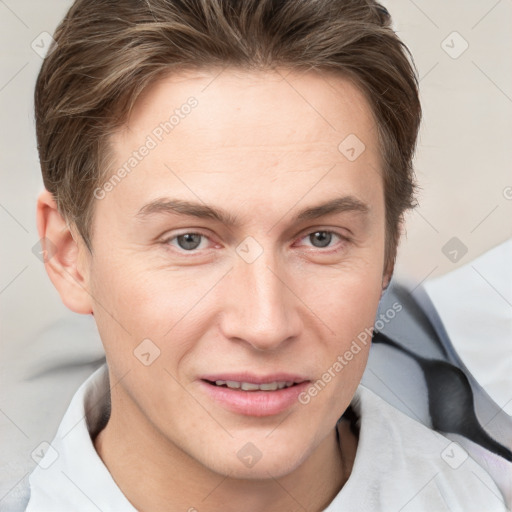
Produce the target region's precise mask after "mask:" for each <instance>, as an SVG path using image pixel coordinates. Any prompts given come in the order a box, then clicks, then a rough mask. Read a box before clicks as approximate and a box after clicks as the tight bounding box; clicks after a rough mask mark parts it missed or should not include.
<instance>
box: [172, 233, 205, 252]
mask: <svg viewBox="0 0 512 512" xmlns="http://www.w3.org/2000/svg"><path fill="white" fill-rule="evenodd" d="M177 240H178V244H179V246H180V247H181V248H182V249H188V250H191V249H197V247H198V246H199V244H200V243H201V235H198V234H197V233H185V234H184V235H180V236H178V238H177Z"/></svg>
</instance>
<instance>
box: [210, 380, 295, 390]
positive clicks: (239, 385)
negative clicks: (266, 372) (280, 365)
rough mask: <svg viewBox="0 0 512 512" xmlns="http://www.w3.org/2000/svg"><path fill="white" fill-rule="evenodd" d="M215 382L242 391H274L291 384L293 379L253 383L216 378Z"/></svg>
mask: <svg viewBox="0 0 512 512" xmlns="http://www.w3.org/2000/svg"><path fill="white" fill-rule="evenodd" d="M215 384H216V385H217V386H227V387H228V388H231V389H242V391H276V390H278V389H284V388H289V387H290V386H293V381H286V382H267V383H265V384H253V383H252V382H236V381H234V380H216V381H215Z"/></svg>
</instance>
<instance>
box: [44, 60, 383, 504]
mask: <svg viewBox="0 0 512 512" xmlns="http://www.w3.org/2000/svg"><path fill="white" fill-rule="evenodd" d="M191 96H193V97H195V98H196V99H197V101H198V106H197V107H196V108H195V109H193V110H192V111H191V113H190V114H189V115H188V116H186V117H185V118H184V119H181V120H180V123H179V124H178V125H177V126H176V127H175V128H174V129H173V131H172V133H170V134H168V135H167V136H166V137H164V138H163V140H162V141H161V142H160V143H159V144H158V146H157V147H156V148H154V149H153V150H152V151H151V152H150V153H149V154H148V155H147V156H146V157H145V158H144V159H143V160H142V161H141V162H140V163H139V164H138V165H137V167H136V168H135V169H134V170H133V171H132V172H131V173H130V174H129V175H128V176H126V177H125V178H124V179H123V180H122V181H121V182H120V183H119V184H117V185H116V186H115V187H114V189H113V190H112V191H111V192H109V193H108V194H106V196H105V197H104V198H103V199H101V200H96V201H95V205H94V208H95V210H94V212H95V213H94V220H93V236H92V247H93V252H92V254H90V253H89V252H88V250H87V249H86V248H85V245H84V243H83V241H82V239H81V237H80V236H79V235H78V233H76V230H75V229H74V228H73V226H70V225H68V224H67V223H66V221H65V220H64V219H63V218H62V217H61V215H60V214H59V213H58V212H57V209H56V205H55V202H54V201H53V198H52V196H51V194H49V193H48V192H46V191H45V192H43V193H42V194H41V196H40V198H39V202H38V228H39V234H40V236H41V238H42V237H47V238H49V239H50V240H51V241H52V242H53V244H54V246H55V248H56V251H55V254H54V255H53V257H52V258H51V259H49V260H48V262H47V263H46V268H47V271H48V273H49V276H50V278H51V279H52V281H53V283H54V285H55V286H56V288H57V290H58V291H59V293H60V295H61V297H62V300H63V302H64V303H65V304H66V305H67V306H68V307H69V308H70V309H71V310H73V311H75V312H77V313H82V314H91V313H93V314H94V318H95V320H96V323H97V326H98V329H99V332H100V335H101V338H102V341H103V344H104V348H105V352H106V356H107V362H108V367H109V375H110V383H111V387H112V390H111V397H112V413H111V417H110V420H109V422H108V424H107V426H106V427H105V429H104V430H103V431H102V432H101V433H100V434H99V436H98V437H97V438H96V439H95V440H94V444H95V447H96V450H97V451H98V453H99V455H100V456H101V458H102V459H103V461H104V463H105V465H106V466H107V468H108V469H109V471H110V472H111V474H112V475H113V477H114V479H115V481H116V483H117V484H118V485H119V487H120V488H121V490H122V491H123V492H124V494H125V495H126V496H127V498H128V499H129V500H130V501H131V502H132V503H133V505H134V506H135V507H136V508H137V509H138V510H140V511H150V510H151V511H164V510H189V509H191V508H192V507H195V508H196V509H197V510H198V511H199V512H202V511H203V510H208V511H217V510H219V511H220V510H222V511H224V512H225V511H238V510H247V511H254V512H257V511H266V512H272V511H274V510H275V511H277V510H280V511H281V510H312V511H313V510H322V509H323V508H324V507H326V506H327V505H328V503H329V502H330V501H331V500H332V499H333V498H334V496H335V495H336V494H337V493H338V492H339V490H340V489H341V488H342V486H343V484H344V483H345V481H346V480H347V478H348V477H349V474H350V470H351V467H352V464H353V461H354V456H355V451H356V447H357V438H356V437H355V436H354V435H353V434H352V433H351V432H350V430H349V429H348V427H347V425H346V423H345V422H343V421H342V422H340V436H341V449H340V448H339V447H338V445H337V441H336V437H335V425H336V422H337V420H338V419H339V417H340V416H341V415H342V414H343V412H344V411H345V409H346V408H347V406H348V405H349V403H350V401H351V399H352V397H353V394H354V392H355V390H356V388H357V386H358V384H359V381H360V379H361V376H362V373H363V371H364V368H365V365H366V361H367V357H368V350H369V345H368V346H366V347H362V350H361V351H360V352H359V353H358V354H357V355H355V356H354V358H353V359H352V360H351V361H350V363H349V364H347V365H346V366H345V367H344V368H343V371H341V372H339V373H338V374H336V376H335V377H334V378H333V379H332V380H331V381H330V382H329V384H328V385H327V386H326V387H325V388H324V389H323V390H322V391H321V392H320V393H318V395H317V396H315V397H314V398H312V399H311V401H310V402H309V403H308V404H307V405H303V404H301V403H299V402H298V401H297V402H296V403H294V404H293V405H292V406H291V407H289V408H288V409H287V410H286V411H284V412H282V413H279V414H275V415H270V416H265V417H255V416H247V415H243V414H238V413H234V412H231V411H229V410H227V409H225V408H224V407H222V406H221V405H219V404H218V403H217V402H214V401H213V400H212V399H211V398H210V397H209V396H207V395H206V394H205V393H204V391H203V390H202V388H201V385H200V381H199V380H198V379H199V376H201V375H205V374H206V373H212V372H217V373H220V372H228V371H231V372H234V371H236V372H238V371H248V372H251V373H253V374H257V375H267V374H269V373H274V372H280V371H284V372H290V373H295V374H300V375H303V376H306V377H307V378H308V379H309V380H311V382H315V381H316V380H317V379H320V378H321V377H322V374H323V373H324V372H325V371H327V369H328V368H329V367H332V365H333V363H334V362H335V361H336V358H337V357H338V355H341V354H344V353H345V351H346V350H347V349H348V348H349V347H350V344H351V342H352V340H354V339H355V338H356V337H357V335H358V334H359V333H360V332H362V331H364V329H365V328H370V327H371V326H372V325H373V323H374V320H375V315H376V310H377V307H378V303H379V300H380V297H381V294H382V290H383V287H384V286H385V285H386V284H387V283H388V281H389V279H390V277H391V274H392V270H393V269H392V265H389V264H388V265H386V262H385V261H384V247H385V209H384V190H383V183H382V177H381V176H380V173H379V172H378V171H379V169H380V168H381V162H380V154H379V148H378V144H377V132H376V125H375V121H374V118H373V116H372V114H371V111H370V108H369V106H368V103H367V101H366V100H365V98H364V96H363V94H362V93H361V92H360V91H359V90H358V89H357V87H355V86H354V85H353V84H352V83H351V82H350V81H348V80H347V79H345V78H343V77H341V76H339V75H332V74H327V73H322V74H319V73H318V72H312V71H310V72H306V73H298V72H296V71H293V72H288V71H285V70H279V71H275V72H270V71H265V72H263V71H259V72H243V71H240V70H232V69H226V70H224V71H222V72H221V73H220V74H219V71H213V70H210V71H206V70H204V71H202V72H199V71H195V72H188V73H185V72H183V73H181V74H179V75H174V76H172V77H166V78H164V79H162V80H160V81H158V82H156V83H155V84H153V85H152V86H151V87H149V88H148V89H146V90H145V92H144V93H143V95H142V96H141V97H140V98H139V99H138V101H137V103H136V105H135V108H134V110H133V111H132V112H131V115H130V117H129V119H128V120H127V122H126V124H125V126H124V127H123V129H122V130H120V131H118V132H116V133H115V134H114V135H113V136H112V138H111V147H112V150H113V157H114V161H113V167H112V169H113V170H115V169H117V168H119V167H120V166H122V165H123V163H124V162H126V160H127V159H128V158H129V156H130V155H131V153H132V152H133V151H134V150H136V149H137V148H139V147H140V146H141V145H142V144H143V143H144V141H145V140H146V137H147V136H148V134H151V133H152V131H153V130H154V128H155V127H156V126H158V125H159V123H160V122H162V121H163V120H165V119H166V118H168V115H169V114H167V113H168V112H172V111H173V110H174V109H175V108H177V107H179V106H180V105H182V104H183V103H185V102H186V100H187V98H189V97H191ZM349 134H356V135H357V137H358V138H359V139H360V140H361V141H363V142H364V144H365V147H366V149H365V151H364V152H363V153H362V154H361V155H360V156H359V157H358V158H357V159H356V160H354V161H349V159H347V158H346V157H345V156H344V155H343V154H342V153H341V152H340V151H339V150H338V146H339V144H340V142H341V141H343V140H344V139H345V138H346V137H347V136H348V135H349ZM341 196H352V197H353V198H356V199H357V200H359V201H360V202H362V203H364V204H365V205H366V206H367V212H366V213H363V212H361V211H359V210H346V211H341V212H337V213H331V214H327V215H324V216H322V217H319V218H315V219H309V220H308V219H306V220H302V221H296V220H294V219H295V217H296V215H297V214H298V213H299V212H300V211H302V210H304V209H306V208H308V207H311V206H315V205H319V204H321V203H325V202H327V201H329V200H331V199H334V198H338V197H341ZM166 197H167V198H174V199H181V200H185V201H195V202H199V203H200V204H207V205H209V206H212V207H215V208H222V209H224V210H225V211H226V212H228V213H229V214H231V215H232V216H236V217H237V218H238V220H239V224H238V225H237V226H228V225H225V224H223V223H221V222H219V221H218V220H216V219H212V218H196V217H193V216H187V215H179V214H176V213H174V214H173V213H172V212H167V213H155V214H151V215H148V216H146V217H144V218H141V217H140V216H137V213H138V212H139V211H140V210H141V208H143V206H144V205H146V204H148V203H150V202H151V201H154V200H157V199H162V198H166ZM317 231H330V232H333V233H335V234H333V235H332V238H331V239H330V242H328V243H327V246H326V247H324V246H322V245H320V246H318V244H319V242H318V241H317V240H316V238H315V236H313V235H312V234H314V233H315V232H317ZM187 232H188V233H190V232H192V233H196V232H199V233H200V234H202V235H205V236H204V237H201V238H199V240H200V244H199V246H198V248H195V249H193V250H192V251H190V250H189V251H188V252H187V249H186V248H183V240H182V239H181V245H180V242H179V239H177V238H176V237H177V236H178V235H182V234H184V233H187ZM310 235H312V236H310ZM248 236H251V237H253V238H254V239H255V240H256V242H257V244H258V246H259V248H260V249H261V250H262V253H261V255H260V256H259V257H258V258H257V259H256V260H255V261H253V262H251V263H248V262H247V261H245V260H244V259H243V258H242V257H241V256H240V255H239V253H237V251H236V249H237V247H238V246H239V245H240V244H241V243H242V242H243V241H244V240H245V239H246V237H248ZM342 237H343V238H342ZM320 243H321V242H320ZM185 247H187V246H186V245H185ZM144 339H150V340H151V342H152V343H153V344H154V345H155V346H157V347H158V349H159V351H160V353H159V354H160V355H159V357H158V358H156V359H155V360H154V361H153V362H152V363H151V364H150V365H149V366H146V365H144V364H142V363H141V362H140V360H139V359H137V358H136V357H135V356H134V350H135V349H136V348H137V347H138V346H139V344H140V343H141V341H142V340H144ZM249 442H250V443H252V444H253V445H254V446H256V447H257V449H258V450H259V452H260V453H261V454H262V457H261V459H260V460H259V461H258V462H257V463H256V464H255V465H253V466H252V467H247V466H246V465H245V464H243V463H242V462H241V460H240V459H239V458H238V456H237V452H238V451H239V450H240V449H241V448H242V447H243V446H244V445H246V444H247V443H249Z"/></svg>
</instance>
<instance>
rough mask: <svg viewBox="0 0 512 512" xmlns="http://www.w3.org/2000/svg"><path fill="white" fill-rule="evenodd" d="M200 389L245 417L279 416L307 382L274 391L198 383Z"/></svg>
mask: <svg viewBox="0 0 512 512" xmlns="http://www.w3.org/2000/svg"><path fill="white" fill-rule="evenodd" d="M200 385H201V387H202V389H203V390H204V391H205V392H206V393H207V394H208V395H209V396H210V397H211V398H213V399H214V400H215V401H216V402H218V403H219V404H220V405H222V406H223V407H224V408H226V409H228V410H230V411H232V412H235V413H238V414H244V415H246V416H272V415H274V414H279V413H281V412H283V411H285V410H286V409H288V408H289V407H291V406H292V405H293V404H294V403H296V402H297V401H298V397H299V395H300V394H301V393H302V392H303V391H304V390H305V389H306V387H307V386H308V385H309V382H301V383H300V384H295V385H294V386H291V387H289V388H283V389H278V390H276V391H242V390H241V389H231V388H227V387H221V386H216V385H215V384H209V383H208V382H205V381H203V380H202V381H200Z"/></svg>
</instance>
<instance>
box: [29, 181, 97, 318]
mask: <svg viewBox="0 0 512 512" xmlns="http://www.w3.org/2000/svg"><path fill="white" fill-rule="evenodd" d="M36 220H37V231H38V233H39V238H40V244H41V254H42V255H43V261H44V264H45V268H46V272H47V273H48V276H49V277H50V280H51V281H52V283H53V285H54V286H55V288H56V289H57V291H58V292H59V295H60V297H61V299H62V302H63V303H64V305H65V306H66V307H68V308H69V309H70V310H71V311H74V312H75V313H81V314H84V315H87V314H90V313H92V298H91V295H90V293H89V285H88V269H89V265H88V261H89V255H90V253H89V249H88V248H87V247H86V245H85V242H84V241H83V239H82V237H80V236H78V235H75V237H73V234H72V232H71V229H70V227H69V225H68V223H67V222H66V220H65V219H64V218H63V217H62V215H61V214H60V213H59V211H58V209H57V203H56V202H55V199H54V198H53V195H52V194H51V193H50V192H48V190H44V191H43V192H41V194H40V195H39V197H38V199H37V213H36ZM75 239H76V240H75Z"/></svg>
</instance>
